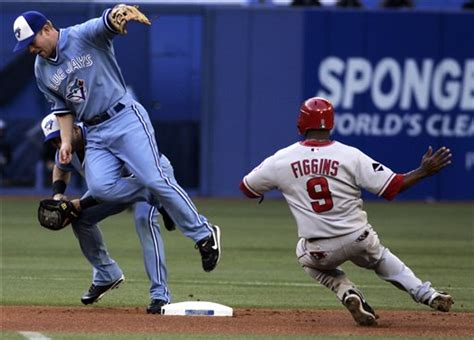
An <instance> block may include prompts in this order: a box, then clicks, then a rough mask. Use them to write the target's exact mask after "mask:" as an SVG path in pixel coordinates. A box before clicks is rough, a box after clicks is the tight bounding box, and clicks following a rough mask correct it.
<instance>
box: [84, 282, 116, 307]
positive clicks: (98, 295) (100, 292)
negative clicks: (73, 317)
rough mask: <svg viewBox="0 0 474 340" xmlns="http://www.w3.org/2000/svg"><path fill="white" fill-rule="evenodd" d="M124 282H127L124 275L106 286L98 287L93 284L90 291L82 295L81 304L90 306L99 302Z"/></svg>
mask: <svg viewBox="0 0 474 340" xmlns="http://www.w3.org/2000/svg"><path fill="white" fill-rule="evenodd" d="M123 280H125V277H124V276H123V275H122V276H120V277H119V278H118V279H117V280H115V281H113V282H112V283H110V284H108V285H105V286H96V285H95V284H92V285H91V286H90V288H89V290H88V291H87V292H86V293H84V295H82V297H81V302H82V303H83V304H85V305H89V304H91V303H94V302H97V301H99V300H100V299H102V297H103V296H104V295H105V293H107V292H108V291H109V290H111V289H114V288H118V286H119V285H120V284H121V283H122V282H123Z"/></svg>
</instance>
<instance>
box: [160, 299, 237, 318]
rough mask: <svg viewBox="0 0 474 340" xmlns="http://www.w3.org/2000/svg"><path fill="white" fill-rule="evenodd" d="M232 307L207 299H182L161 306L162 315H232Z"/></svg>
mask: <svg viewBox="0 0 474 340" xmlns="http://www.w3.org/2000/svg"><path fill="white" fill-rule="evenodd" d="M233 312H234V311H233V309H232V308H230V307H228V306H224V305H221V304H218V303H214V302H208V301H184V302H178V303H171V304H169V305H165V306H163V307H162V308H161V314H162V315H182V316H183V315H184V316H232V315H233Z"/></svg>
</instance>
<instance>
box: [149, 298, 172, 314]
mask: <svg viewBox="0 0 474 340" xmlns="http://www.w3.org/2000/svg"><path fill="white" fill-rule="evenodd" d="M167 304H168V302H166V301H163V300H158V299H153V300H151V302H150V304H149V305H148V307H147V308H146V312H147V313H148V314H161V307H163V306H164V305H167Z"/></svg>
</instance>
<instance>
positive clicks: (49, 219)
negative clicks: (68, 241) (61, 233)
mask: <svg viewBox="0 0 474 340" xmlns="http://www.w3.org/2000/svg"><path fill="white" fill-rule="evenodd" d="M79 215H80V213H79V212H78V211H77V210H76V208H74V205H73V204H72V203H71V202H70V201H65V200H59V201H58V200H53V199H44V200H41V201H40V204H39V207H38V221H39V223H40V224H41V226H43V227H45V228H46V229H50V230H61V229H63V228H64V227H66V226H67V225H68V224H70V223H71V222H72V221H74V220H75V219H76V218H78V217H79Z"/></svg>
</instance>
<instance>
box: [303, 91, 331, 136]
mask: <svg viewBox="0 0 474 340" xmlns="http://www.w3.org/2000/svg"><path fill="white" fill-rule="evenodd" d="M297 126H298V131H299V132H300V134H301V135H303V136H304V135H305V134H306V131H308V130H331V129H332V128H333V127H334V108H333V106H332V104H331V102H330V101H329V100H327V99H325V98H321V97H312V98H309V99H307V100H305V101H304V103H303V104H301V107H300V115H299V117H298V125H297Z"/></svg>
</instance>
